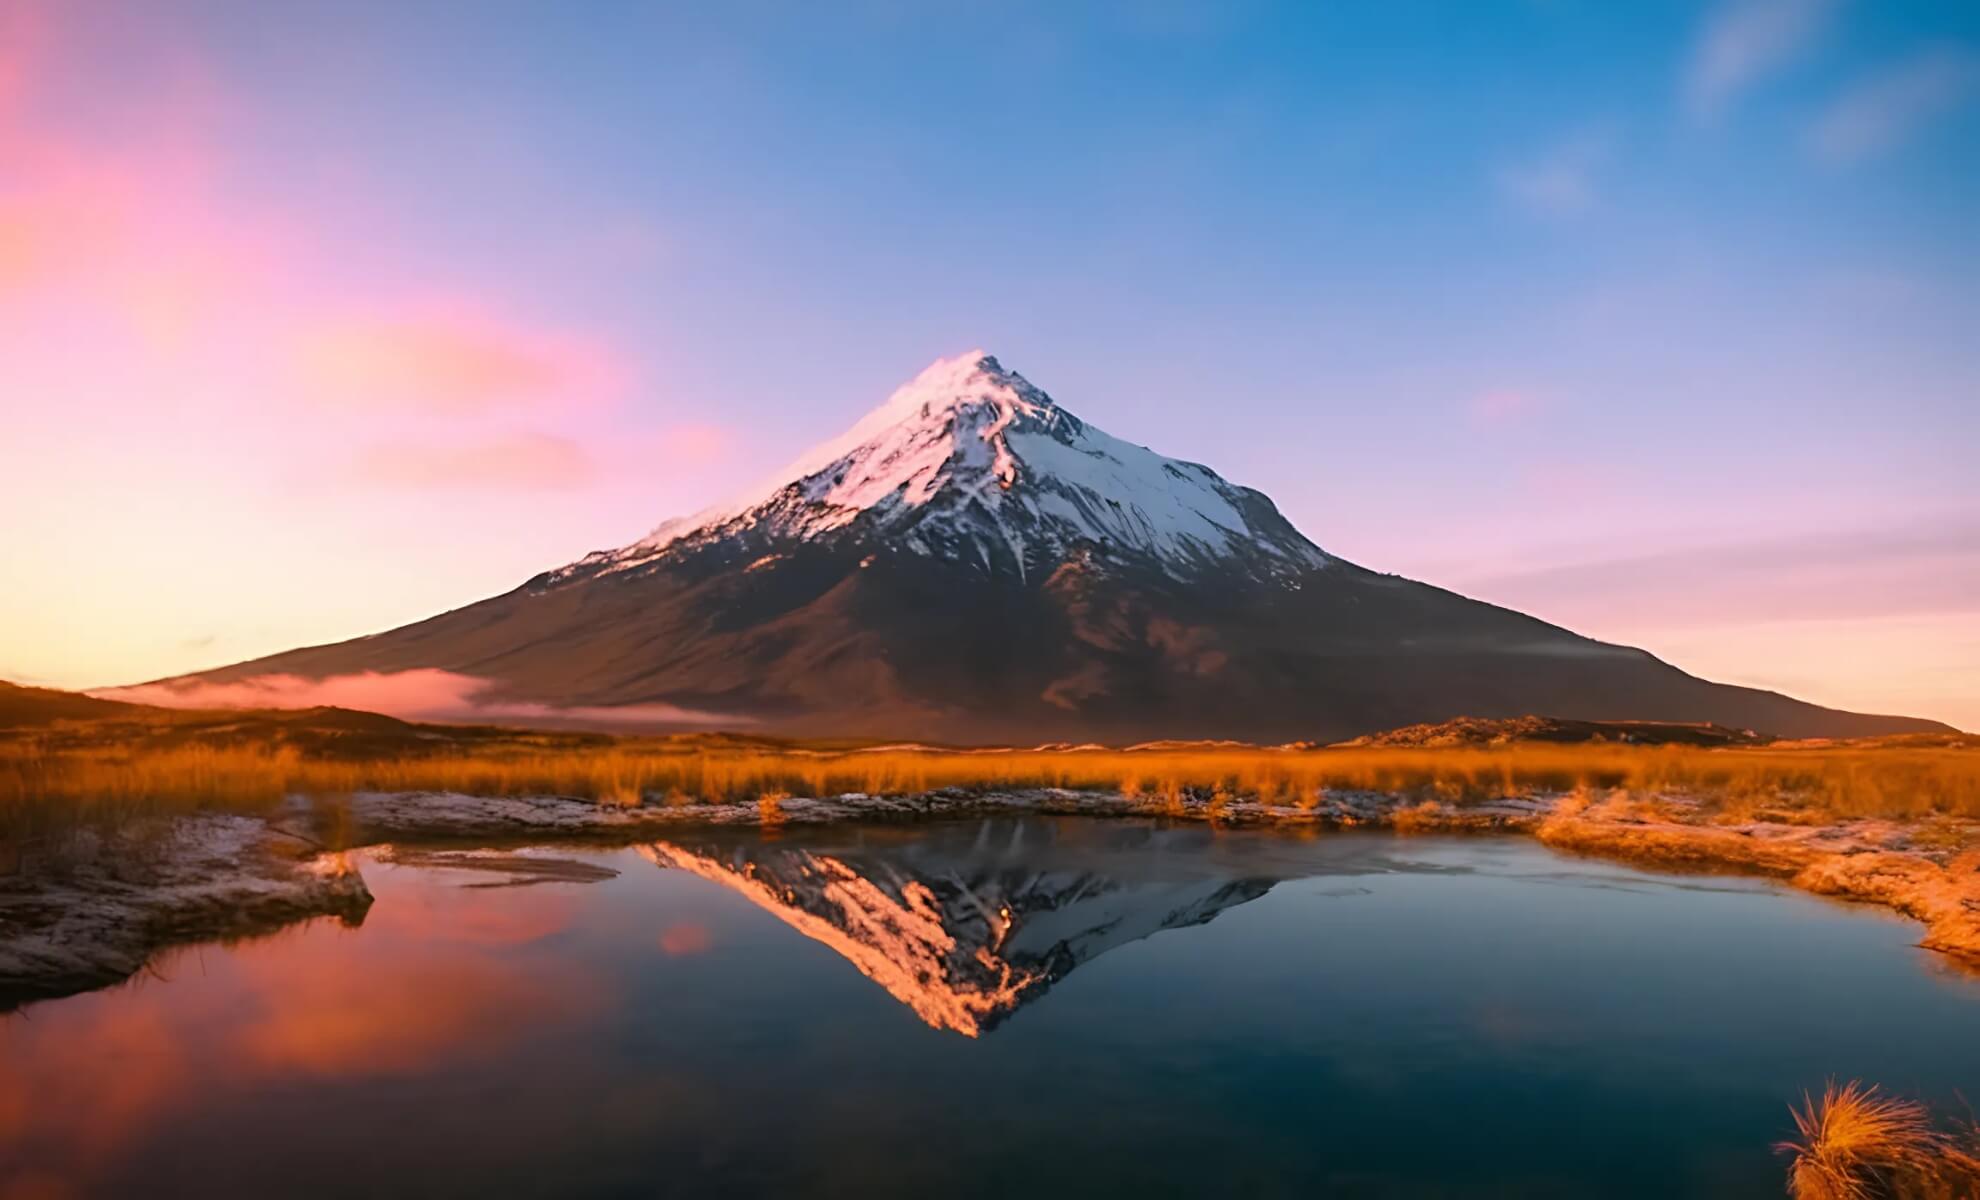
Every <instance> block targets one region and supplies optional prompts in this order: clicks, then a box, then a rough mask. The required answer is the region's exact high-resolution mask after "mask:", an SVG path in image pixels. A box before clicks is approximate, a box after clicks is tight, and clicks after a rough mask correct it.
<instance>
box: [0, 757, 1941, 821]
mask: <svg viewBox="0 0 1980 1200" xmlns="http://www.w3.org/2000/svg"><path fill="white" fill-rule="evenodd" d="M1023 787H1061V788H1072V789H1080V790H1094V791H1106V792H1126V793H1128V794H1131V795H1136V796H1139V797H1141V798H1142V799H1143V800H1144V801H1146V802H1151V803H1153V804H1154V805H1155V806H1156V807H1159V808H1163V809H1165V810H1171V811H1180V810H1181V808H1182V806H1183V804H1184V802H1185V801H1186V800H1195V801H1204V802H1208V803H1209V804H1210V805H1211V806H1212V807H1213V808H1223V807H1225V806H1228V805H1229V804H1231V803H1232V802H1234V801H1236V800H1239V799H1259V800H1262V801H1264V802H1266V803H1270V804H1275V805H1282V806H1286V807H1292V808H1311V807H1313V806H1314V805H1316V804H1317V803H1318V802H1319V800H1320V799H1321V797H1322V796H1323V795H1324V794H1325V793H1326V792H1327V791H1329V790H1355V791H1374V792H1383V793H1390V794H1395V795H1399V796H1402V797H1405V798H1407V799H1408V800H1410V801H1411V802H1412V803H1419V804H1420V803H1427V802H1430V801H1436V802H1437V803H1439V804H1443V805H1462V804H1466V803H1471V802H1476V801H1479V800H1484V799H1493V798H1499V797H1505V796H1510V795H1520V794H1525V793H1530V792H1534V791H1568V790H1572V789H1576V788H1581V789H1586V790H1588V791H1591V792H1593V791H1609V790H1613V789H1619V788H1620V789H1624V790H1625V791H1627V792H1629V793H1631V794H1633V795H1636V796H1638V797H1642V798H1644V799H1643V803H1646V804H1650V805H1652V806H1653V807H1654V804H1655V800H1654V797H1655V796H1656V795H1657V794H1658V793H1663V792H1670V793H1677V794H1684V795H1687V796H1694V797H1701V798H1703V799H1705V800H1706V801H1707V802H1708V803H1709V805H1710V806H1711V809H1712V811H1711V814H1710V815H1711V817H1712V818H1713V819H1717V820H1720V821H1735V820H1752V819H1762V820H1771V821H1785V822H1790V823H1803V824H1806V823H1818V822H1824V821H1830V820H1834V819H1837V818H1847V817H1888V818H1897V819H1905V820H1933V819H1938V820H1945V819H1948V818H1963V819H1973V818H1980V752H1976V751H1974V750H1966V749H1957V748H1944V747H1920V746H1880V747H1862V746H1828V747H1820V746H1818V747H1780V748H1773V747H1738V748H1711V749H1707V748H1698V747H1684V746H1664V747H1640V746H1626V745H1616V744H1608V743H1597V744H1585V745H1560V744H1533V743H1527V744H1515V745H1508V746H1497V747H1476V748H1443V749H1420V748H1409V747H1342V748H1334V749H1319V750H1276V749H1264V748H1249V747H1228V746H1219V747H1197V748H1178V749H1169V748H1164V749H1157V750H1145V751H1121V750H1105V749H1095V750H1073V751H1037V750H1012V751H952V750H938V749H918V748H915V749H898V748H896V749H885V750H873V751H860V750H835V751H822V750H814V749H806V748H803V747H798V746H791V747H765V746H761V745H733V744H727V743H722V742H719V741H707V740H697V739H666V738H622V739H616V740H603V739H597V738H586V739H575V738H559V737H557V736H555V735H533V734H527V733H516V734H513V735H503V736H500V737H488V736H477V737H476V738H474V739H472V740H461V741H458V742H455V741H449V740H447V739H446V738H445V737H444V736H440V737H438V738H437V739H436V737H435V736H434V735H431V734H428V735H424V736H423V737H422V738H420V739H418V740H408V741H407V742H406V744H405V745H404V746H402V747H395V746H391V745H385V746H377V747H371V746H367V748H366V749H365V751H364V752H363V753H361V754H355V755H354V754H352V753H350V752H348V751H344V752H339V753H335V754H331V753H326V752H321V751H320V750H316V749H305V748H299V747H298V746H297V745H293V744H288V743H285V742H283V741H281V740H280V739H279V738H271V739H262V740H259V741H252V742H247V743H240V742H233V743H227V744H218V745H206V744H189V745H188V744H174V745H168V746H151V745H146V744H145V743H144V742H142V740H132V739H125V740H121V741H118V740H113V741H109V742H102V743H99V742H95V741H91V740H89V739H76V738H70V739H66V740H65V739H60V738H37V737H28V738H17V739H14V740H12V741H6V742H0V836H21V835H28V834H32V833H34V832H36V831H39V830H48V829H59V828H63V827H67V826H71V825H73V824H76V823H78V822H85V821H107V822H116V821H119V820H123V819H126V818H129V817H132V816H138V815H143V814H147V813H169V812H175V811H188V810H193V809H222V810H234V811H255V810H259V809H265V808H268V807H270V806H272V805H275V804H277V803H279V802H280V801H281V800H282V798H283V797H284V796H285V795H287V794H290V793H302V794H308V795H318V796H322V795H338V794H346V793H350V792H354V791H365V790H375V791H424V790H431V791H456V792H465V793H471V794H483V795H522V794H554V795H569V796H578V797H584V798H588V799H594V800H597V801H599V802H602V803H612V804H618V805H626V806H631V805H636V804H640V803H663V802H665V803H684V802H692V801H697V800H706V801H720V802H730V803H736V802H756V801H759V800H760V799H762V798H763V797H765V796H771V795H774V796H832V795H841V794H844V793H849V792H864V793H869V794H903V793H916V792H927V791H932V790H936V789H941V788H965V789H982V788H1023Z"/></svg>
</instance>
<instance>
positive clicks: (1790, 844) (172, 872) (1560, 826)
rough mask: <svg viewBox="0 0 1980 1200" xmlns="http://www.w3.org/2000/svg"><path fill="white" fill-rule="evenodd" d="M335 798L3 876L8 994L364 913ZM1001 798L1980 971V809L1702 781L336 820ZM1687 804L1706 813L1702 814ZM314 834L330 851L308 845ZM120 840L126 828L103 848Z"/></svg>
mask: <svg viewBox="0 0 1980 1200" xmlns="http://www.w3.org/2000/svg"><path fill="white" fill-rule="evenodd" d="M322 815H323V814H322V813H320V812H319V811H317V810H316V809H314V808H313V807H311V806H310V805H309V803H308V801H306V800H305V799H304V798H302V797H291V798H290V803H289V804H288V805H287V806H286V807H285V808H284V809H283V810H282V811H281V812H279V813H276V814H273V815H271V816H269V817H267V818H259V817H246V816H235V815H218V814H201V815H193V816H186V817H180V818H176V819H173V820H172V821H171V822H170V823H169V825H167V826H166V827H164V829H163V831H162V832H161V833H159V834H157V835H156V836H154V837H152V838H151V839H149V840H147V841H146V842H144V843H142V847H143V851H144V854H143V856H142V859H143V860H142V861H140V862H136V863H131V862H123V861H118V860H116V859H114V858H109V857H101V858H99V860H98V861H94V862H88V863H85V864H84V865H81V866H79V867H75V868H73V869H71V870H68V871H64V872H61V873H58V874H50V875H48V876H46V877H42V878H36V877H33V876H31V875H29V874H27V873H22V874H19V875H16V876H12V877H0V1013H4V1012H7V1011H11V1010H12V1009H15V1008H18V1007H21V1006H22V1005H24V1004H28V1003H32V1002H35V1001H39V1000H49V999H56V998H59V997H61V996H66V995H74V994H77V993H80V992H86V991H92V990H96V989H98V988H102V987H106V986H111V985H114V984H117V983H120V982H122V981H124V980H126V979H128V978H130V977H131V976H133V975H135V974H137V973H138V972H140V971H142V970H144V969H145V967H146V966H147V965H148V964H149V963H150V962H151V961H152V960H153V958H155V957H156V955H157V954H158V953H160V952H161V951H164V950H166V949H169V948H171V947H173V946H178V945H184V944H188V943H194V942H205V941H215V940H223V941H224V940H232V939H238V938H248V937H254V936H258V935H262V934H267V933H272V932H274V931H276V930H279V929H281V928H283V927H285V926H287V925H289V924H292V923H294V922H297V921H302V920H308V919H311V918H315V917H319V916H336V917H339V918H341V919H343V920H344V921H345V922H347V923H349V924H359V923H361V922H362V921H363V919H364V914H365V912H366V910H367V909H368V908H369V907H370V904H371V893H370V891H369V890H368V889H367V888H366V886H365V883H364V880H363V878H362V876H361V875H359V874H358V872H357V871H356V870H355V869H354V868H352V867H351V866H349V864H348V862H347V859H346V856H345V854H344V853H343V852H341V851H333V850H327V849H322V848H321V847H322V843H321V842H320V841H318V840H317V838H316V835H315V834H314V833H313V832H312V833H308V834H306V833H303V832H299V831H298V830H297V829H295V828H292V827H291V826H292V825H293V824H294V823H296V822H297V821H299V820H300V821H304V822H311V821H315V820H317V819H319V818H320V817H321V816H322ZM991 815H1037V816H1087V817H1097V818H1106V817H1142V818H1155V819H1168V820H1181V821H1203V822H1210V823H1214V824H1224V825H1230V826H1243V827H1252V828H1257V827H1270V828H1283V829H1288V830H1298V829H1307V830H1314V831H1322V830H1341V829H1372V830H1392V831H1394V832H1397V833H1401V834H1412V833H1423V834H1437V833H1492V834H1517V835H1523V836H1529V837H1534V838H1537V839H1538V840H1539V841H1541V842H1542V843H1543V844H1545V845H1547V846H1549V847H1550V848H1552V849H1555V850H1557V851H1561V852H1566V853H1574V854H1583V855H1588V856H1592V857H1599V858H1606V859H1612V860H1617V861H1622V862H1629V863H1635V864H1639V865H1646V866H1652V867H1663V868H1666V869H1679V870H1707V871H1716V872H1732V873H1737V874H1744V875H1761V876H1766V877H1769V878H1773V879H1777V880H1780V881H1781V882H1784V883H1786V884H1788V885H1789V886H1792V887H1795V888H1797V889H1799V890H1802V891H1806V892H1810V893H1813V894H1816V895H1822V896H1828V897H1832V898H1836V899H1842V900H1850V901H1856V902H1861V903H1870V904H1877V905H1881V906H1883V907H1886V908H1889V909H1893V910H1895V911H1896V912H1898V913H1900V914H1903V915H1904V916H1907V917H1910V918H1912V919H1914V920H1916V921H1919V922H1920V923H1922V924H1923V925H1924V927H1925V932H1924V936H1923V938H1922V939H1921V940H1920V941H1919V942H1918V943H1917V944H1918V945H1920V946H1921V947H1923V948H1925V949H1929V950H1933V951H1937V952H1939V953H1941V954H1943V955H1945V956H1946V957H1947V958H1948V959H1950V960H1952V961H1954V962H1955V963H1957V964H1959V965H1960V966H1962V967H1964V968H1966V969H1971V970H1980V822H1966V823H1963V824H1961V825H1957V826H1955V827H1953V828H1952V830H1951V833H1950V835H1949V834H1948V831H1947V829H1946V827H1945V826H1944V825H1943V824H1942V825H1939V826H1928V825H1926V824H1924V823H1906V822H1901V821H1895V820H1889V819H1880V818H1863V819H1856V820H1848V821H1843V822H1838V823H1833V824H1823V825H1811V824H1793V823H1787V822H1781V821H1762V820H1752V821H1745V822H1738V823H1723V822H1715V821H1713V820H1712V819H1710V818H1711V814H1710V812H1709V809H1708V806H1707V805H1706V803H1705V802H1704V799H1703V798H1697V797H1686V796H1681V795H1669V794H1648V795H1646V794H1638V793H1628V792H1624V791H1621V790H1617V791H1614V792H1610V793H1606V794H1602V795H1599V796H1598V795H1593V794H1590V793H1586V792H1581V791H1574V792H1540V793H1533V794H1528V795H1522V796H1508V797H1504V798H1501V799H1497V800H1490V801H1483V802H1468V803H1445V802H1440V801H1436V800H1419V799H1415V798H1412V797H1408V796H1401V795H1395V794H1391V793H1383V792H1370V791H1347V790H1329V791H1328V792H1326V793H1324V794H1323V795H1322V796H1320V797H1318V798H1317V799H1315V800H1314V801H1313V802H1312V803H1308V804H1297V805H1286V804H1270V803H1266V802H1264V801H1261V800H1259V799H1256V798H1239V797H1230V796H1223V795H1212V796H1208V797H1206V796H1201V795H1197V794H1184V795H1181V796H1171V797H1168V798H1166V799H1164V798H1154V797H1148V796H1128V795H1125V794H1122V793H1119V792H1099V791H1076V790H1069V789H1061V788H1023V789H1008V790H972V789H963V788H947V789H941V790H937V791H931V792H924V793H915V794H907V795H892V796H881V795H869V794H865V793H848V794H845V795H840V796H834V797H829V798H805V797H765V798H764V799H762V800H760V801H757V802H754V803H729V804H710V803H686V804H681V803H674V804H654V803H644V802H642V803H639V804H634V805H624V804H600V803H597V802H594V801H591V800H583V799H576V798H571V797H562V796H495V797H486V796H470V795H466V794H462V793H457V792H360V793H356V794H354V795H352V796H351V797H349V799H348V801H347V802H346V803H345V804H343V805H341V806H340V809H339V811H338V812H337V819H338V821H339V822H340V823H342V824H345V825H346V826H347V828H348V831H349V833H350V835H351V836H349V837H348V838H347V839H345V840H346V841H347V842H348V848H349V849H353V850H355V849H364V848H369V847H374V846H380V845H387V844H393V843H422V842H428V843H448V842H469V841H480V842H484V843H485V842H488V841H516V840H521V841H525V842H528V843H530V844H537V845H554V844H556V843H558V842H559V841H566V842H599V841H609V842H613V843H619V844H624V843H631V842H635V841H638V840H640V838H642V837H644V836H660V835H664V834H665V833H667V832H670V831H673V830H683V829H696V828H720V827H738V828H761V829H776V828H780V827H783V826H786V825H827V824H837V823H850V822H887V823H892V822H899V823H914V822H919V821H925V820H942V819H949V818H959V817H969V816H991ZM1687 818H1690V819H1687ZM299 844H300V845H307V846H316V847H318V849H317V851H316V852H313V853H311V852H303V851H299V849H298V846H299ZM100 849H101V851H102V852H104V853H115V852H116V851H118V850H120V849H126V847H122V846H108V847H102V848H100Z"/></svg>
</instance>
